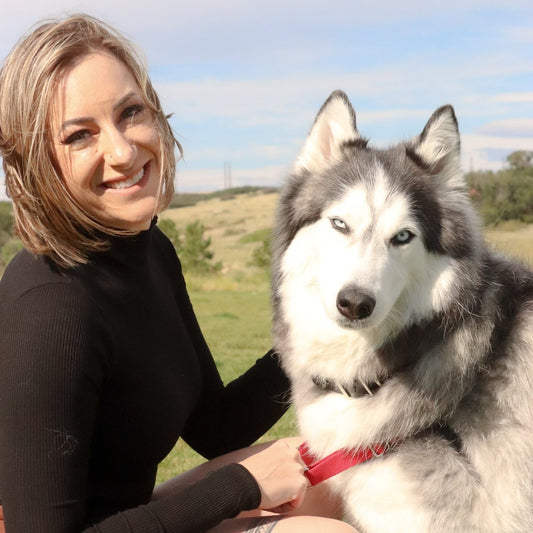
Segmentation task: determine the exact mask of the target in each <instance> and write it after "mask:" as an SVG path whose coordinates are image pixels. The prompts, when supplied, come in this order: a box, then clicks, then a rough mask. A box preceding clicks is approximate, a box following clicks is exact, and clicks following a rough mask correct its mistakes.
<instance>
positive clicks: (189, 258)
mask: <svg viewBox="0 0 533 533" xmlns="http://www.w3.org/2000/svg"><path fill="white" fill-rule="evenodd" d="M158 226H159V228H160V229H161V231H163V233H165V235H166V236H167V237H168V238H169V239H170V241H171V242H172V244H173V245H174V248H175V249H176V253H177V254H178V256H179V258H180V261H181V265H182V268H183V271H184V272H192V273H194V274H201V275H205V274H213V273H216V272H219V271H220V270H221V269H222V263H221V262H220V261H218V262H214V253H213V251H212V250H211V237H205V235H204V233H205V227H204V225H203V224H202V223H201V222H200V221H199V220H195V221H194V222H191V223H190V224H187V226H186V227H185V232H184V233H183V235H182V234H180V232H179V230H178V228H177V226H176V223H175V222H174V221H173V220H170V219H169V218H161V219H160V220H159V221H158Z"/></svg>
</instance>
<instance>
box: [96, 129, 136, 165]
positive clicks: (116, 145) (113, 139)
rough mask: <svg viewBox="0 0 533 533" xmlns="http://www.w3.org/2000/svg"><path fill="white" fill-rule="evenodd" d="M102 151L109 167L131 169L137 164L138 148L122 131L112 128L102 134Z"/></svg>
mask: <svg viewBox="0 0 533 533" xmlns="http://www.w3.org/2000/svg"><path fill="white" fill-rule="evenodd" d="M102 144H103V146H102V151H103V154H104V158H105V160H106V162H107V164H108V165H110V166H113V167H125V168H128V167H131V166H132V165H133V163H134V162H135V157H136V155H137V148H136V146H135V143H133V142H132V141H131V140H130V139H128V138H127V137H126V136H125V135H124V133H123V132H122V131H120V130H119V129H116V128H112V129H110V130H108V131H106V132H103V134H102Z"/></svg>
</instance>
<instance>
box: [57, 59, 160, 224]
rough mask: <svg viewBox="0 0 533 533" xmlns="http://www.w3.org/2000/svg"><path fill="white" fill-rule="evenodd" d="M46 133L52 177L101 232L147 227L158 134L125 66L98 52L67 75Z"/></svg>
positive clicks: (152, 209)
mask: <svg viewBox="0 0 533 533" xmlns="http://www.w3.org/2000/svg"><path fill="white" fill-rule="evenodd" d="M51 128H52V132H51V134H52V138H53V145H54V154H55V158H56V161H57V164H58V165H59V170H60V172H61V175H62V176H63V179H64V180H65V184H66V186H67V188H68V189H69V191H70V192H71V193H72V195H73V196H74V198H75V199H76V201H77V202H78V203H79V205H81V206H82V207H84V208H85V209H86V210H87V211H88V212H89V213H91V215H93V216H94V217H95V218H96V219H97V220H98V221H100V222H101V223H103V224H105V225H106V226H110V227H115V228H121V229H126V230H134V231H140V230H143V229H146V228H148V227H149V225H150V221H151V219H152V217H153V216H154V214H155V213H156V212H157V207H158V201H159V184H160V157H161V155H160V144H159V134H158V132H157V130H156V127H155V123H154V119H153V115H152V112H151V111H150V110H149V109H148V108H147V106H146V104H145V101H144V99H143V97H142V94H141V91H140V89H139V87H138V85H137V83H136V81H135V78H134V77H133V75H132V74H131V72H130V70H129V69H128V68H127V67H126V66H125V65H124V63H122V62H121V61H119V60H118V59H116V58H115V57H113V56H112V55H110V54H107V53H105V52H98V53H94V54H91V55H87V56H86V57H84V58H82V59H81V61H79V62H78V63H76V64H75V66H74V67H73V68H71V69H70V70H68V72H67V73H66V75H65V76H64V77H63V78H62V79H61V82H60V83H59V85H58V93H57V96H56V98H55V100H54V102H53V103H52V114H51Z"/></svg>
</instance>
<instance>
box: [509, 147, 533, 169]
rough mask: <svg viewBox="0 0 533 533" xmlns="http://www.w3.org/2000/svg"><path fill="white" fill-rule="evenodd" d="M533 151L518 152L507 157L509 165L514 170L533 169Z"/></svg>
mask: <svg viewBox="0 0 533 533" xmlns="http://www.w3.org/2000/svg"><path fill="white" fill-rule="evenodd" d="M532 161H533V151H530V150H518V151H516V152H513V153H512V154H509V155H508V156H507V163H509V166H510V167H511V169H512V170H519V169H524V168H532V167H533V163H532Z"/></svg>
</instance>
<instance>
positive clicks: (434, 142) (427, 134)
mask: <svg viewBox="0 0 533 533" xmlns="http://www.w3.org/2000/svg"><path fill="white" fill-rule="evenodd" d="M459 151H460V139H459V127H458V125H457V118H456V117H455V112H454V110H453V107H452V106H451V105H445V106H442V107H439V109H437V110H436V111H435V112H434V113H433V115H431V118H430V119H429V120H428V122H427V124H426V126H425V128H424V130H423V131H422V133H421V134H420V136H419V137H418V139H417V142H415V146H414V152H415V153H416V155H417V156H418V157H420V159H421V160H422V161H423V162H424V163H425V164H426V165H428V166H429V167H430V168H433V169H434V170H435V171H438V170H439V169H440V168H442V167H443V166H444V165H446V164H447V163H448V162H450V161H451V160H455V161H458V158H459Z"/></svg>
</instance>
